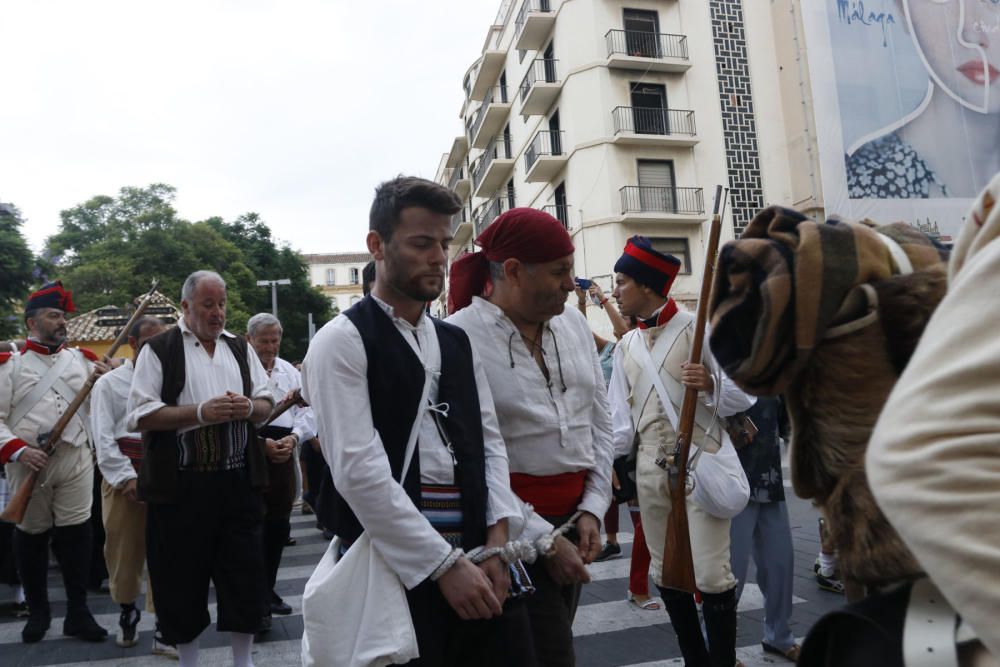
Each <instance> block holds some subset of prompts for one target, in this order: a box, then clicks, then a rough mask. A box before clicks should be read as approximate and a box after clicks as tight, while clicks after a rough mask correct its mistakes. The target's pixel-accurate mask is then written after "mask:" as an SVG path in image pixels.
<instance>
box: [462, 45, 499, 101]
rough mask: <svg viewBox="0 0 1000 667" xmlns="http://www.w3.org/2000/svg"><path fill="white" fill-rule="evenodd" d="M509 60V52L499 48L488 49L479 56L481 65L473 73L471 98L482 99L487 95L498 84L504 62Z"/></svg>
mask: <svg viewBox="0 0 1000 667" xmlns="http://www.w3.org/2000/svg"><path fill="white" fill-rule="evenodd" d="M505 62H507V52H506V51H502V50H500V49H497V48H492V49H486V50H485V51H483V55H482V56H480V58H479V67H477V68H476V72H475V74H473V75H472V77H471V78H472V85H471V86H470V88H469V99H470V100H476V101H479V100H482V99H483V98H484V97H486V93H487V91H489V89H490V88H492V87H493V86H494V85H496V82H497V79H498V78H500V72H502V71H503V66H504V63H505Z"/></svg>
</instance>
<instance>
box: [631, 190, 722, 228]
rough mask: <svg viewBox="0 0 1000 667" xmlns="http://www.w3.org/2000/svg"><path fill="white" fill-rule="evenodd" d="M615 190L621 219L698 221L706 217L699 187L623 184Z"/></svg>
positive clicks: (636, 220)
mask: <svg viewBox="0 0 1000 667" xmlns="http://www.w3.org/2000/svg"><path fill="white" fill-rule="evenodd" d="M618 192H619V194H620V195H621V200H622V220H621V221H622V222H678V223H700V222H702V221H704V219H705V203H704V199H703V197H702V191H701V188H677V187H651V186H644V185H626V186H625V187H623V188H621V189H620V190H619V191H618Z"/></svg>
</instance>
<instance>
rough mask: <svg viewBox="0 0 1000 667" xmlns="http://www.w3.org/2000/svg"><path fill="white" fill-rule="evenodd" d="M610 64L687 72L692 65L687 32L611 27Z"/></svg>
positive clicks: (642, 68) (622, 66) (613, 65)
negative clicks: (645, 30)
mask: <svg viewBox="0 0 1000 667" xmlns="http://www.w3.org/2000/svg"><path fill="white" fill-rule="evenodd" d="M604 40H605V42H607V46H608V60H607V62H606V63H605V64H606V65H607V66H608V67H613V68H616V69H635V70H641V71H643V72H686V71H687V70H688V69H689V68H690V67H691V60H690V59H689V58H688V47H687V36H685V35H666V34H662V33H656V32H643V31H638V30H609V31H608V32H607V34H606V35H604Z"/></svg>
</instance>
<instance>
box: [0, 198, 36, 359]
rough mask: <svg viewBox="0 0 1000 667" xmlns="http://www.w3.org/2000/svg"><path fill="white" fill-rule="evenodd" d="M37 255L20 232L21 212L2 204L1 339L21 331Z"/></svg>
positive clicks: (0, 251) (0, 242) (0, 248)
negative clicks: (25, 299)
mask: <svg viewBox="0 0 1000 667" xmlns="http://www.w3.org/2000/svg"><path fill="white" fill-rule="evenodd" d="M35 266H36V264H35V257H34V254H33V253H32V252H31V248H29V247H28V242H27V241H26V240H25V239H24V236H23V235H22V234H21V214H20V212H19V211H18V210H17V208H16V207H14V206H11V205H9V204H0V340H5V339H7V338H13V337H15V336H18V335H19V334H21V332H22V327H21V315H22V313H23V311H22V310H21V308H22V304H23V303H24V297H26V296H27V295H28V291H29V289H30V287H31V283H32V281H33V279H34V276H33V271H34V270H35Z"/></svg>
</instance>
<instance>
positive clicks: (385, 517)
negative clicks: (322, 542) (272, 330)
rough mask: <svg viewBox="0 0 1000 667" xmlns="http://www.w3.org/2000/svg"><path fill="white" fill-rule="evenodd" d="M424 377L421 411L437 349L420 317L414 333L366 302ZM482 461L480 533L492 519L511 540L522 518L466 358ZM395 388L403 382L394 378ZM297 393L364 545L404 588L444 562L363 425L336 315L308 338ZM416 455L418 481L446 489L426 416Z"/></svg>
mask: <svg viewBox="0 0 1000 667" xmlns="http://www.w3.org/2000/svg"><path fill="white" fill-rule="evenodd" d="M372 298H373V299H374V301H375V303H376V304H378V306H379V307H380V308H381V309H382V310H383V312H385V313H386V315H388V316H389V318H390V319H391V320H392V322H393V325H394V326H395V327H396V330H397V331H398V332H399V333H400V335H401V336H402V337H403V340H405V341H406V344H407V345H409V346H410V349H411V350H412V351H413V352H414V354H416V355H417V358H418V359H419V360H420V362H421V363H422V364H423V365H424V367H425V368H428V369H432V370H437V372H438V373H437V374H436V375H433V376H432V381H431V386H430V394H429V396H430V402H431V403H435V404H436V403H437V402H438V401H437V395H438V379H437V375H439V374H440V369H441V348H440V346H439V344H438V339H437V330H436V329H435V327H434V323H433V322H432V321H431V319H430V318H429V317H428V316H427V315H421V317H420V320H419V321H418V322H417V324H416V325H415V326H414V325H412V324H410V323H409V322H407V321H406V320H403V319H401V318H398V317H396V316H395V314H394V312H393V309H392V307H391V306H389V305H388V304H386V303H384V302H382V301H380V300H379V299H376V298H375V297H372ZM473 367H474V368H475V375H476V385H477V390H478V393H479V407H480V414H481V419H482V425H483V446H484V453H485V459H486V486H487V508H486V524H487V525H488V526H492V525H494V524H496V523H497V522H498V521H500V520H501V519H510V521H511V523H512V524H514V525H512V526H511V528H510V532H511V534H512V535H513V534H515V533H514V531H515V530H520V524H519V523H515V522H520V521H521V520H522V518H521V517H522V512H521V508H520V505H519V503H518V502H517V501H516V499H515V497H514V495H513V493H512V492H511V490H510V473H509V469H508V466H507V453H506V450H505V449H504V445H503V440H502V439H501V437H500V430H499V428H498V426H497V418H496V413H495V411H494V409H493V398H492V395H491V394H490V390H489V385H488V384H487V381H486V377H485V375H484V374H483V372H482V364H481V363H479V361H478V359H477V358H476V356H475V350H474V349H473ZM400 379H401V381H402V380H403V378H402V377H401V378H400ZM302 389H303V395H304V397H305V399H306V401H307V402H308V403H309V404H310V405H311V406H312V408H313V411H314V412H315V414H316V422H317V430H318V432H319V441H320V445H321V446H322V448H323V456H324V458H325V459H326V461H327V463H328V464H329V465H330V472H331V473H332V475H333V482H334V486H335V487H336V488H337V491H338V492H339V493H340V495H341V496H342V497H343V498H344V500H346V501H347V503H348V505H350V507H351V510H352V511H353V512H354V514H355V516H357V518H358V521H360V522H361V525H362V526H363V527H364V529H365V532H366V533H367V534H368V536H369V537H370V538H371V540H372V543H373V544H374V545H375V546H376V547H377V548H378V550H379V553H380V554H382V557H383V558H385V560H386V562H387V563H388V564H389V566H390V567H391V568H392V569H393V570H394V571H395V572H396V573H397V574H398V575H399V577H400V579H401V580H402V582H403V584H404V585H405V586H406V587H407V588H413V587H414V586H416V585H417V584H419V583H420V582H422V581H424V580H425V579H427V577H429V576H430V575H431V573H432V572H433V571H434V570H435V569H436V568H437V567H438V566H439V565H440V564H441V563H442V562H443V561H444V559H445V558H447V557H448V555H449V554H450V553H451V546H450V545H449V544H448V542H446V541H445V539H444V538H443V537H441V535H440V534H439V533H438V532H437V530H435V529H434V528H433V527H432V526H431V524H430V522H429V521H428V520H427V519H426V518H425V517H424V515H423V514H421V512H420V510H418V509H417V507H416V505H414V504H413V502H412V501H411V500H410V498H409V496H408V495H407V494H406V491H405V490H404V489H403V487H402V485H400V483H399V481H398V480H396V479H395V478H393V475H392V471H391V469H390V466H389V458H388V456H386V453H385V447H384V445H383V444H382V440H381V438H380V436H379V433H378V430H377V428H376V425H375V424H374V423H373V421H372V414H371V403H370V401H369V398H368V356H367V353H366V352H365V347H364V342H363V341H362V338H361V333H360V332H359V331H358V329H357V327H355V326H354V323H353V322H351V320H350V319H349V318H348V317H347V316H346V315H344V314H340V315H338V316H337V317H336V318H334V319H333V320H332V321H331V322H329V323H327V324H326V325H325V326H324V327H323V328H322V329H320V331H319V332H318V333H317V334H316V336H315V337H314V338H313V340H312V341H311V342H310V344H309V352H308V354H306V358H305V361H304V362H303V364H302ZM419 428H420V430H419V434H418V442H417V455H418V456H419V457H420V478H421V479H420V481H421V482H422V483H424V484H453V483H454V462H453V461H452V458H451V454H450V452H449V451H448V450H447V448H446V447H445V445H444V442H443V441H442V440H441V436H440V434H439V433H438V431H437V427H436V425H435V424H434V421H433V417H432V416H431V415H430V413H429V412H428V413H425V415H424V418H423V420H422V421H421V423H420V427H419Z"/></svg>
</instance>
